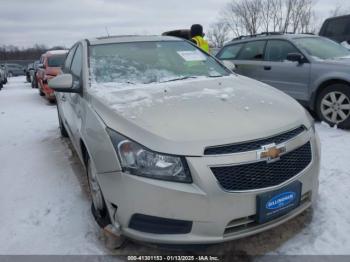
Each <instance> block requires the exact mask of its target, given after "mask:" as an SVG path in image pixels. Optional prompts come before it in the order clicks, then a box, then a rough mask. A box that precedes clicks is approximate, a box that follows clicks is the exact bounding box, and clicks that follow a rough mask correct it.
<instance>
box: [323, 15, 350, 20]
mask: <svg viewBox="0 0 350 262" xmlns="http://www.w3.org/2000/svg"><path fill="white" fill-rule="evenodd" d="M343 18H350V15H340V16H334V17H329V18H327V19H326V20H325V22H326V21H332V20H337V19H343Z"/></svg>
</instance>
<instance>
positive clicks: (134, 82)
mask: <svg viewBox="0 0 350 262" xmlns="http://www.w3.org/2000/svg"><path fill="white" fill-rule="evenodd" d="M49 85H50V87H51V88H53V89H54V90H55V91H56V95H57V108H58V119H59V126H60V130H61V133H62V135H63V136H69V137H70V139H71V141H72V143H73V145H74V147H75V149H76V151H77V154H78V156H79V158H80V160H81V161H82V163H83V164H84V166H85V168H86V174H87V177H88V181H89V186H90V192H91V196H92V212H93V214H94V217H95V218H96V220H97V222H98V223H99V225H100V226H101V227H103V228H106V229H107V228H108V229H109V232H113V233H114V234H115V235H117V236H123V237H127V238H131V239H135V240H140V241H146V242H152V243H163V244H209V243H218V242H223V241H228V240H232V239H237V238H241V237H245V236H248V235H251V234H255V233H258V232H261V231H263V230H267V229H269V228H272V227H274V226H277V225H279V224H281V223H283V222H285V221H287V220H289V219H291V218H293V217H295V216H297V215H298V214H300V213H301V212H303V211H304V210H305V209H307V208H309V207H310V206H311V205H312V203H313V202H314V201H315V199H316V198H317V192H318V174H319V162H320V145H319V140H318V138H317V135H316V134H315V129H314V123H313V119H312V117H311V116H310V115H309V114H308V112H307V111H305V109H304V108H303V107H302V106H300V105H299V104H298V103H297V102H296V101H295V100H294V99H292V98H291V97H289V96H288V95H286V94H284V93H282V92H281V91H278V90H276V89H274V88H272V87H270V86H268V85H266V84H263V83H260V82H258V81H255V80H252V79H249V78H247V77H243V76H240V75H236V74H234V73H232V72H231V71H230V70H229V69H228V68H226V67H225V66H224V65H223V64H221V63H220V62H218V61H217V60H216V59H215V58H213V57H211V56H210V55H208V54H207V53H205V52H203V51H202V50H200V49H198V48H197V47H196V46H194V45H193V44H191V43H190V42H188V41H186V40H181V39H178V38H173V37H168V36H117V37H108V38H96V39H89V40H82V41H80V42H78V43H76V44H75V45H74V46H73V47H72V48H71V49H70V51H69V53H68V55H67V58H66V61H65V64H64V68H63V74H61V75H59V76H57V77H55V78H53V79H51V80H50V81H49Z"/></svg>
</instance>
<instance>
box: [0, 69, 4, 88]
mask: <svg viewBox="0 0 350 262" xmlns="http://www.w3.org/2000/svg"><path fill="white" fill-rule="evenodd" d="M4 84H5V71H4V70H3V69H2V68H1V67H0V90H1V89H2V87H3V85H4Z"/></svg>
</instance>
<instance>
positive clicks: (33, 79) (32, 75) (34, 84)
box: [30, 60, 40, 88]
mask: <svg viewBox="0 0 350 262" xmlns="http://www.w3.org/2000/svg"><path fill="white" fill-rule="evenodd" d="M39 65H40V60H36V61H34V63H33V70H31V71H30V82H31V85H32V88H38V81H37V77H36V73H37V72H38V68H39Z"/></svg>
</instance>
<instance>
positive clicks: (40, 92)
mask: <svg viewBox="0 0 350 262" xmlns="http://www.w3.org/2000/svg"><path fill="white" fill-rule="evenodd" d="M39 95H40V96H44V95H45V93H44V92H43V91H42V90H41V88H40V87H39Z"/></svg>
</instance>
